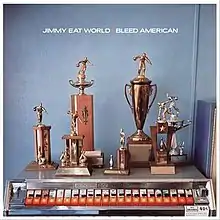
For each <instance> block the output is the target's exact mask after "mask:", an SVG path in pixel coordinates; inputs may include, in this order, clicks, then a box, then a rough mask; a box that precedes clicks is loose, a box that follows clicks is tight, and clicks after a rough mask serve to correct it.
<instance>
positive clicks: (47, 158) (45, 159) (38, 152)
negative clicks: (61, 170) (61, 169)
mask: <svg viewBox="0 0 220 220" xmlns="http://www.w3.org/2000/svg"><path fill="white" fill-rule="evenodd" d="M33 110H34V111H35V112H36V114H37V124H36V125H35V126H33V131H34V143H35V161H32V162H31V163H29V164H28V166H27V167H26V168H25V170H27V171H35V170H54V169H56V168H57V167H58V164H57V163H55V162H53V161H51V146H50V129H51V126H46V125H44V124H43V123H42V119H43V112H45V113H47V110H46V109H45V108H44V107H43V105H42V103H40V105H38V106H35V107H34V108H33Z"/></svg>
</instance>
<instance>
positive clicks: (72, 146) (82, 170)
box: [55, 111, 91, 177]
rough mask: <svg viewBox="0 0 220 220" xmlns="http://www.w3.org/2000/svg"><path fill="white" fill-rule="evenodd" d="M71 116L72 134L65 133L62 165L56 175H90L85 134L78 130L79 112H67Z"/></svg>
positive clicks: (61, 158)
mask: <svg viewBox="0 0 220 220" xmlns="http://www.w3.org/2000/svg"><path fill="white" fill-rule="evenodd" d="M67 114H68V115H70V116H71V131H70V134H67V135H63V137H62V139H63V140H64V141H65V149H64V151H63V152H62V153H61V156H60V165H59V168H58V170H57V172H56V174H55V175H56V176H63V177H65V176H68V177H70V176H90V175H91V169H90V167H89V164H88V161H87V157H86V155H85V151H84V150H83V139H84V136H83V135H78V134H77V131H76V125H77V121H78V120H79V116H78V113H77V112H71V111H68V112H67Z"/></svg>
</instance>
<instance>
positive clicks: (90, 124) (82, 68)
mask: <svg viewBox="0 0 220 220" xmlns="http://www.w3.org/2000/svg"><path fill="white" fill-rule="evenodd" d="M88 64H90V65H92V64H91V63H90V61H89V60H88V58H87V57H86V58H85V59H84V60H81V61H79V62H78V63H77V65H76V66H77V67H79V72H78V77H77V81H75V82H74V81H73V80H69V83H70V85H71V86H73V87H74V88H78V89H79V93H78V94H74V95H71V111H72V112H76V111H77V112H78V114H79V117H80V118H81V120H80V121H79V123H77V133H78V135H84V136H85V138H84V140H83V150H84V151H93V150H94V114H93V95H89V94H85V89H86V88H89V87H91V86H92V85H93V83H94V80H91V81H86V69H87V65H88Z"/></svg>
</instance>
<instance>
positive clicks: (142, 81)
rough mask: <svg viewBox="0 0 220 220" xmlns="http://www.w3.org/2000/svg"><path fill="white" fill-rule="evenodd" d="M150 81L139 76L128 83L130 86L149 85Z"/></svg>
mask: <svg viewBox="0 0 220 220" xmlns="http://www.w3.org/2000/svg"><path fill="white" fill-rule="evenodd" d="M151 82H152V81H151V80H149V79H148V78H147V77H145V76H142V75H139V76H137V77H135V78H134V79H132V80H131V81H130V83H131V84H149V85H150V84H151Z"/></svg>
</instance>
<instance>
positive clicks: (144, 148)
mask: <svg viewBox="0 0 220 220" xmlns="http://www.w3.org/2000/svg"><path fill="white" fill-rule="evenodd" d="M127 146H128V152H129V167H132V168H134V167H135V168H146V167H149V166H150V165H149V162H150V161H151V160H152V144H151V143H143V142H142V143H140V142H132V143H131V142H130V143H128V145H127Z"/></svg>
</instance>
